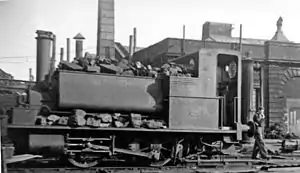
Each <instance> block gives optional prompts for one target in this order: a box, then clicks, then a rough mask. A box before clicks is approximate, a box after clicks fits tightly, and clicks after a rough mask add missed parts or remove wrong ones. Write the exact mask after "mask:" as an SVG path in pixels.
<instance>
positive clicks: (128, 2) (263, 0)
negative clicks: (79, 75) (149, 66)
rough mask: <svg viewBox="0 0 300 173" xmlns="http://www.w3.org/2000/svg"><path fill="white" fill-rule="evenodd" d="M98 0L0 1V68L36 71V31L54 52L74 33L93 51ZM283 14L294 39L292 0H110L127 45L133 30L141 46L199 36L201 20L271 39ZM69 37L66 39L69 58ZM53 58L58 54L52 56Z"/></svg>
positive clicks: (21, 73) (25, 73)
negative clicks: (52, 37) (49, 39)
mask: <svg viewBox="0 0 300 173" xmlns="http://www.w3.org/2000/svg"><path fill="white" fill-rule="evenodd" d="M97 3H98V0H0V68H1V69H3V70H4V71H6V72H8V73H10V74H12V75H13V76H14V77H15V79H22V80H28V79H29V68H32V69H33V74H34V75H35V69H36V64H35V62H36V60H35V59H36V39H35V37H36V33H35V32H36V30H47V31H51V32H53V33H54V34H56V38H57V45H56V46H57V51H56V52H57V53H59V49H60V47H64V48H65V47H66V38H73V37H74V36H75V35H76V34H77V33H78V32H80V33H81V34H82V35H83V36H84V37H85V38H86V40H85V41H84V50H85V51H88V52H90V53H95V52H96V38H97V37H96V33H97ZM280 16H282V17H283V31H284V33H285V35H286V37H287V38H288V39H289V40H290V41H293V42H297V43H300V34H299V30H300V26H299V25H298V16H300V10H299V5H298V3H297V0H285V1H284V0H226V1H225V0H208V1H205V0H115V41H117V42H121V43H122V44H123V45H128V43H129V35H130V34H132V33H133V28H134V27H136V28H137V46H138V47H147V46H149V45H152V44H155V43H156V42H158V41H161V40H163V39H164V38H167V37H182V26H183V25H185V26H186V38H187V39H199V40H200V39H201V35H202V25H203V24H204V23H205V22H206V21H212V22H224V23H231V24H234V25H235V28H236V29H234V30H233V36H238V35H239V24H243V37H245V38H259V39H271V38H272V37H273V35H274V34H275V31H276V21H277V19H278V18H279V17H280ZM74 51H75V41H74V40H73V39H72V40H71V52H72V54H71V55H72V56H71V57H74ZM57 57H59V56H57Z"/></svg>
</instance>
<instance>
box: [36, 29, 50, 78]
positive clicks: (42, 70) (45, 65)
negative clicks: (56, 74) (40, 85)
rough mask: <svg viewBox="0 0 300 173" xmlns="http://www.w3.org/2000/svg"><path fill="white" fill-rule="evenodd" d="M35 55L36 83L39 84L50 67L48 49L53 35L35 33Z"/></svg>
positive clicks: (41, 32)
mask: <svg viewBox="0 0 300 173" xmlns="http://www.w3.org/2000/svg"><path fill="white" fill-rule="evenodd" d="M36 34H37V37H36V40H37V53H36V81H37V82H41V81H43V80H44V79H45V75H47V74H48V73H49V70H50V66H51V58H50V57H51V56H50V47H51V42H52V40H53V37H52V36H53V34H52V32H49V31H41V30H37V31H36Z"/></svg>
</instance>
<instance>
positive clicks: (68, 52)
mask: <svg viewBox="0 0 300 173" xmlns="http://www.w3.org/2000/svg"><path fill="white" fill-rule="evenodd" d="M67 61H68V62H70V38H67Z"/></svg>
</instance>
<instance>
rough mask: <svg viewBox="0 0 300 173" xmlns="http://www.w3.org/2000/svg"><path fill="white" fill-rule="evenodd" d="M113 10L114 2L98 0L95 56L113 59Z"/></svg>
mask: <svg viewBox="0 0 300 173" xmlns="http://www.w3.org/2000/svg"><path fill="white" fill-rule="evenodd" d="M114 13H115V10H114V0H98V28H97V56H99V57H105V55H106V54H107V53H106V51H107V50H109V52H110V53H109V55H110V58H113V59H114V58H115V41H114V37H115V34H114V33H115V14H114Z"/></svg>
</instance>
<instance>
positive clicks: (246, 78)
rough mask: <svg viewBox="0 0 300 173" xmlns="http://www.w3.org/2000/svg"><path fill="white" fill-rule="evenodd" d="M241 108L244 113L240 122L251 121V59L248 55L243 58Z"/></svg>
mask: <svg viewBox="0 0 300 173" xmlns="http://www.w3.org/2000/svg"><path fill="white" fill-rule="evenodd" d="M242 80H243V81H242V83H243V84H242V86H243V96H242V98H243V105H244V106H243V110H244V112H243V113H242V115H244V117H243V120H242V122H243V123H247V122H248V121H250V120H251V121H252V119H253V115H252V113H253V112H252V111H253V97H252V96H253V95H252V94H253V60H252V59H251V58H250V57H249V58H247V59H244V60H243V78H242Z"/></svg>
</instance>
